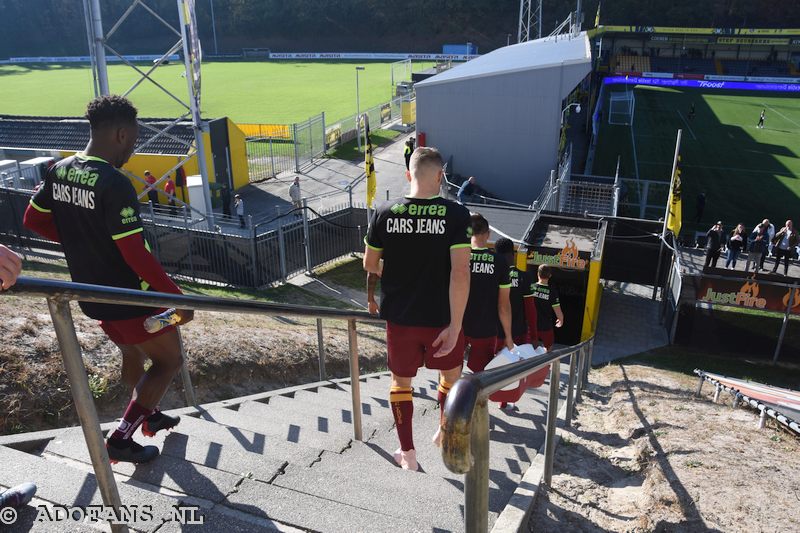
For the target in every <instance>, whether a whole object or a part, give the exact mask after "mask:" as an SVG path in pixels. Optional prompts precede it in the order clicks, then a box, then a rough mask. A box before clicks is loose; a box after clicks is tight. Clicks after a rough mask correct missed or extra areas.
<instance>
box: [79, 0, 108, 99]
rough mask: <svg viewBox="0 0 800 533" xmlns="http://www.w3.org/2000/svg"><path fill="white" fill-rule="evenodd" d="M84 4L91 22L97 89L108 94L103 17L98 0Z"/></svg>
mask: <svg viewBox="0 0 800 533" xmlns="http://www.w3.org/2000/svg"><path fill="white" fill-rule="evenodd" d="M88 2H89V3H88V4H85V6H86V7H87V8H88V13H89V17H90V19H91V20H90V22H91V31H92V35H91V40H92V47H93V48H94V53H93V55H94V63H95V65H97V68H96V72H97V89H98V90H99V91H100V95H106V94H110V91H109V89H108V68H107V65H106V49H105V43H104V40H105V39H104V36H105V34H104V33H103V17H102V14H101V12H100V0H88Z"/></svg>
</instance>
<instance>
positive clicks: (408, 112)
mask: <svg viewBox="0 0 800 533" xmlns="http://www.w3.org/2000/svg"><path fill="white" fill-rule="evenodd" d="M400 114H401V116H402V117H403V124H416V123H417V101H416V100H411V101H407V100H403V103H402V104H401V105H400Z"/></svg>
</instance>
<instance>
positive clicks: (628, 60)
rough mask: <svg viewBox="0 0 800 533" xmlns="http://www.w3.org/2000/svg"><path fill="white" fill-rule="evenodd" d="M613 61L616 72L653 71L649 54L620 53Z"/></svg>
mask: <svg viewBox="0 0 800 533" xmlns="http://www.w3.org/2000/svg"><path fill="white" fill-rule="evenodd" d="M612 61H613V64H614V65H615V67H614V70H615V71H616V72H652V70H651V68H650V58H649V57H647V56H633V55H625V54H619V55H617V56H615V57H614V59H612Z"/></svg>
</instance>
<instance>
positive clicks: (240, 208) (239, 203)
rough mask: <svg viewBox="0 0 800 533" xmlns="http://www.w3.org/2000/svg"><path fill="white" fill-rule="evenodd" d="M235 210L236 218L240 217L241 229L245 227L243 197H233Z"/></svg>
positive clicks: (236, 195)
mask: <svg viewBox="0 0 800 533" xmlns="http://www.w3.org/2000/svg"><path fill="white" fill-rule="evenodd" d="M233 208H234V209H235V210H236V216H237V217H239V227H240V228H243V227H244V200H242V197H241V195H239V194H235V195H234V196H233Z"/></svg>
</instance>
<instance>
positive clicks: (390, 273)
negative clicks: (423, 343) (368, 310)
mask: <svg viewBox="0 0 800 533" xmlns="http://www.w3.org/2000/svg"><path fill="white" fill-rule="evenodd" d="M470 233H471V231H470V230H469V211H468V210H467V209H466V208H465V207H463V206H462V205H459V204H457V203H455V202H452V201H450V200H445V199H444V198H440V197H438V196H435V197H433V198H426V199H420V198H400V199H397V200H394V201H389V202H386V203H384V204H383V205H381V206H380V207H378V209H376V210H375V212H374V213H373V215H372V220H370V224H369V230H368V231H367V237H366V239H365V242H366V244H367V246H369V247H370V248H372V249H374V250H379V251H382V252H383V274H382V276H381V318H384V319H386V320H388V321H390V322H394V323H396V324H400V325H403V326H424V327H444V326H447V325H448V324H449V323H450V293H449V290H450V250H451V249H455V248H469V246H470Z"/></svg>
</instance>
